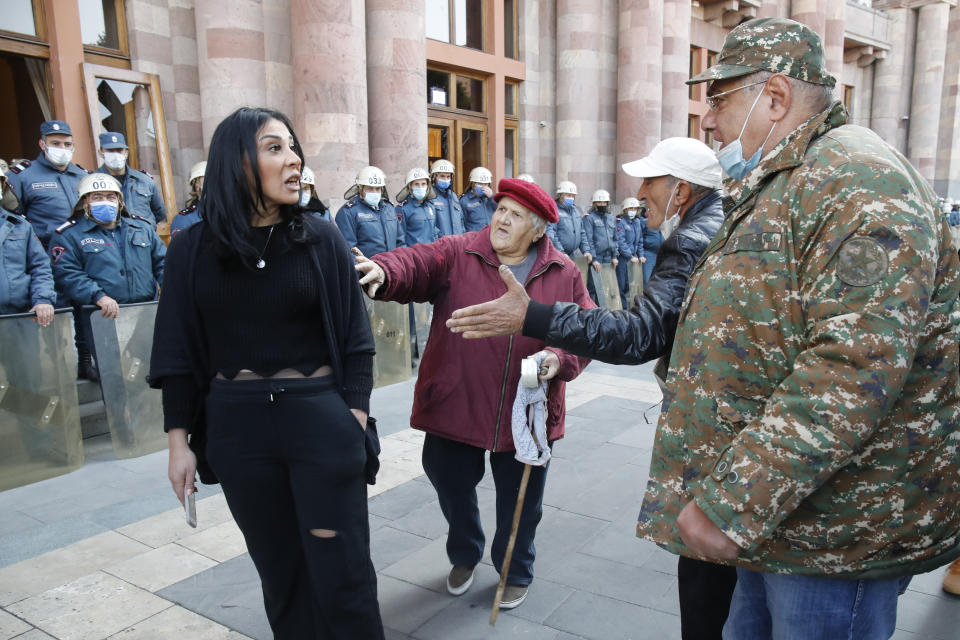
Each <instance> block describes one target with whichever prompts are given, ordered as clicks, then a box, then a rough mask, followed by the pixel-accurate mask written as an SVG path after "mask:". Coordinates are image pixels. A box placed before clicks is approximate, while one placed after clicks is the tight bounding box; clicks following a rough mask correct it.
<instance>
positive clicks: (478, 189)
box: [473, 184, 483, 197]
mask: <svg viewBox="0 0 960 640" xmlns="http://www.w3.org/2000/svg"><path fill="white" fill-rule="evenodd" d="M473 192H474V193H475V194H477V196H479V197H483V187H482V186H480V185H479V184H478V185H476V186H475V187H474V188H473Z"/></svg>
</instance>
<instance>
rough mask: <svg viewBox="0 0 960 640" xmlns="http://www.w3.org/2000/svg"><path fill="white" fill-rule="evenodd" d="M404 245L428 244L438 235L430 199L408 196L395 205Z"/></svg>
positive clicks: (434, 213)
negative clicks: (401, 227) (402, 232)
mask: <svg viewBox="0 0 960 640" xmlns="http://www.w3.org/2000/svg"><path fill="white" fill-rule="evenodd" d="M397 215H398V216H400V222H401V225H402V226H403V231H404V238H405V240H406V245H407V246H408V247H412V246H413V245H415V244H428V243H430V242H433V241H434V240H436V239H437V238H439V237H440V232H439V231H438V230H437V215H436V212H435V211H434V209H433V205H432V204H431V201H430V200H424V201H422V202H421V201H419V200H417V199H416V198H414V197H413V196H410V197H409V198H407V199H406V200H404V201H403V202H401V203H400V204H398V205H397Z"/></svg>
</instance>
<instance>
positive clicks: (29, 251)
mask: <svg viewBox="0 0 960 640" xmlns="http://www.w3.org/2000/svg"><path fill="white" fill-rule="evenodd" d="M56 298H57V294H56V291H55V290H54V287H53V271H52V270H51V269H50V259H49V258H48V257H47V252H46V251H44V250H43V245H41V244H40V239H39V238H38V237H37V234H35V233H34V232H33V228H32V227H31V226H30V223H29V222H27V221H26V219H25V218H23V217H22V216H18V215H16V214H13V213H7V212H5V211H3V212H0V314H3V313H24V312H26V311H29V310H30V309H32V308H33V307H34V305H37V304H51V305H52V304H53V303H54V301H55V300H56Z"/></svg>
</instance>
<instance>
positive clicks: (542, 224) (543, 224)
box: [527, 209, 547, 233]
mask: <svg viewBox="0 0 960 640" xmlns="http://www.w3.org/2000/svg"><path fill="white" fill-rule="evenodd" d="M527 215H529V216H530V217H531V218H532V219H533V232H534V233H540V232H541V231H543V230H545V229H546V228H547V221H546V220H544V219H543V218H541V217H540V216H538V215H537V214H535V213H534V212H533V211H531V210H529V209H528V210H527Z"/></svg>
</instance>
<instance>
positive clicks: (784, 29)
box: [687, 18, 837, 87]
mask: <svg viewBox="0 0 960 640" xmlns="http://www.w3.org/2000/svg"><path fill="white" fill-rule="evenodd" d="M755 71H772V72H773V73H782V74H785V75H788V76H791V77H793V78H796V79H798V80H803V81H804V82H811V83H813V84H822V85H826V86H828V87H833V86H834V85H835V84H836V83H837V79H836V78H834V77H833V76H831V75H830V74H829V73H827V65H826V58H825V56H824V53H823V42H822V41H821V40H820V36H819V35H817V32H816V31H814V30H813V29H811V28H810V27H808V26H807V25H805V24H801V23H799V22H796V21H795V20H787V19H786V18H757V19H756V20H749V21H747V22H744V23H743V24H741V25H740V26H738V27H737V28H736V29H734V30H733V31H731V32H730V33H728V34H727V37H726V39H725V40H724V41H723V50H721V51H720V55H719V56H718V57H717V63H716V64H715V65H713V66H712V67H710V68H709V69H707V70H706V71H704V72H703V73H699V74H697V75H695V76H694V77H692V78H690V79H689V80H687V84H697V83H700V82H709V81H711V80H722V79H725V78H736V77H738V76H745V75H747V74H749V73H754V72H755Z"/></svg>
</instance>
